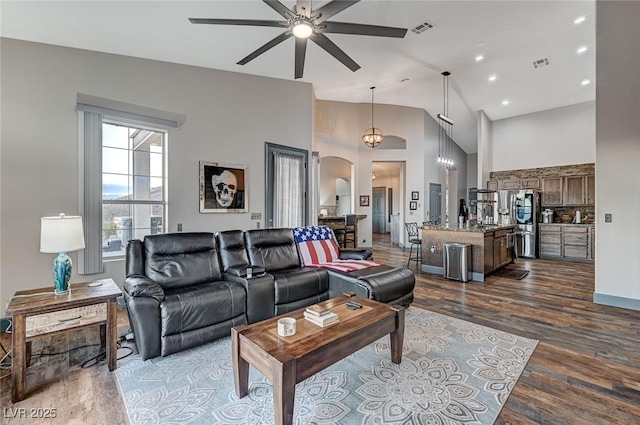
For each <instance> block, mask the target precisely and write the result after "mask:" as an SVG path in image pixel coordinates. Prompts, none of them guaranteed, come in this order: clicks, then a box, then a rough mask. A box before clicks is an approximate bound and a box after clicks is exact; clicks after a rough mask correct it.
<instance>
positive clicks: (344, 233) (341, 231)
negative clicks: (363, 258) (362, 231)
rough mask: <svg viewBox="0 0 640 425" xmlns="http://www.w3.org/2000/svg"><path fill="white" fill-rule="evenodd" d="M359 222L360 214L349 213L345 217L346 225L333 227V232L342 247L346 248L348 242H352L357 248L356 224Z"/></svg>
mask: <svg viewBox="0 0 640 425" xmlns="http://www.w3.org/2000/svg"><path fill="white" fill-rule="evenodd" d="M357 224H358V216H357V215H355V214H347V215H346V216H345V217H344V227H339V228H337V229H333V233H335V235H336V239H338V241H342V243H340V245H341V248H346V247H347V244H348V243H352V244H353V247H354V248H356V245H357V242H356V225H357Z"/></svg>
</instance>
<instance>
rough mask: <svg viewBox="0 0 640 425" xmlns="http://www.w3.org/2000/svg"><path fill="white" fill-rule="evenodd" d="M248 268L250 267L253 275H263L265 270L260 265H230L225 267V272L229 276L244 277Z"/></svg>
mask: <svg viewBox="0 0 640 425" xmlns="http://www.w3.org/2000/svg"><path fill="white" fill-rule="evenodd" d="M248 268H251V273H252V274H253V277H261V276H264V274H265V272H266V271H265V269H264V267H260V266H231V267H229V268H227V271H226V272H225V273H226V274H228V275H230V276H235V277H243V278H246V277H247V269H248ZM249 279H251V278H249Z"/></svg>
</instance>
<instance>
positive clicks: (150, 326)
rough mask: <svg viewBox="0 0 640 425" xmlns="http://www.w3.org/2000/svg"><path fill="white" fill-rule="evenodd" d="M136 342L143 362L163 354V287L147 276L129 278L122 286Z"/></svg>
mask: <svg viewBox="0 0 640 425" xmlns="http://www.w3.org/2000/svg"><path fill="white" fill-rule="evenodd" d="M122 289H123V290H124V294H125V300H126V302H127V314H128V315H129V322H130V325H131V329H132V330H133V336H134V342H135V344H136V348H137V349H138V352H139V353H140V355H141V356H142V359H143V360H147V359H152V358H154V357H158V356H159V355H160V354H161V347H160V345H161V343H160V339H161V336H160V329H161V324H160V303H161V302H162V301H163V300H164V291H163V290H162V287H160V285H158V284H157V283H155V282H154V281H152V280H151V279H149V278H147V277H146V276H141V275H133V276H128V277H127V278H126V279H125V280H124V283H123V285H122Z"/></svg>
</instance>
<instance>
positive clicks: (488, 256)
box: [422, 224, 516, 282]
mask: <svg viewBox="0 0 640 425" xmlns="http://www.w3.org/2000/svg"><path fill="white" fill-rule="evenodd" d="M515 227H516V225H515V224H509V225H489V226H471V227H458V226H449V227H447V226H422V271H424V272H428V273H438V274H442V272H443V268H442V245H443V244H444V243H448V242H454V243H461V244H470V245H471V259H472V270H470V272H471V273H469V275H470V277H471V279H472V280H475V281H478V282H484V279H485V276H486V275H488V274H489V273H491V272H493V271H495V270H497V269H499V268H500V267H503V266H505V265H507V264H509V263H511V262H513V259H514V252H513V237H514V229H515ZM432 251H433V252H432Z"/></svg>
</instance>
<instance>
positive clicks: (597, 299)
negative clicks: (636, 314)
mask: <svg viewBox="0 0 640 425" xmlns="http://www.w3.org/2000/svg"><path fill="white" fill-rule="evenodd" d="M593 302H594V303H595V304H602V305H608V306H611V307H620V308H626V309H629V310H639V311H640V300H636V299H632V298H624V297H616V296H615V295H606V294H598V293H594V294H593Z"/></svg>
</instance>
